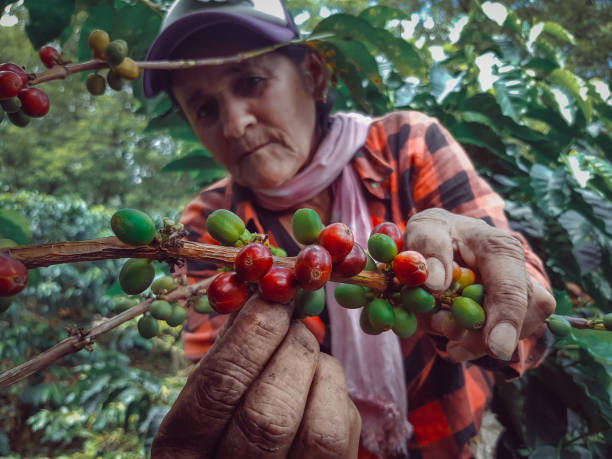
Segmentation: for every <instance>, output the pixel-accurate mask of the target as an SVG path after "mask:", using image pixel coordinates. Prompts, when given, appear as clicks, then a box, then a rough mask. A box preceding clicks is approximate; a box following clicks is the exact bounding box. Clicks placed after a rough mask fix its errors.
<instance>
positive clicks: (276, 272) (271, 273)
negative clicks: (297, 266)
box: [259, 266, 297, 303]
mask: <svg viewBox="0 0 612 459" xmlns="http://www.w3.org/2000/svg"><path fill="white" fill-rule="evenodd" d="M259 291H260V292H261V296H262V297H264V298H265V299H266V300H269V301H274V302H276V303H287V302H289V301H291V300H292V299H293V298H295V295H296V294H297V281H296V279H295V275H294V274H293V271H291V270H290V269H288V268H285V267H283V266H272V267H271V268H270V269H269V270H268V272H267V273H266V274H265V275H264V276H263V277H262V278H261V279H259Z"/></svg>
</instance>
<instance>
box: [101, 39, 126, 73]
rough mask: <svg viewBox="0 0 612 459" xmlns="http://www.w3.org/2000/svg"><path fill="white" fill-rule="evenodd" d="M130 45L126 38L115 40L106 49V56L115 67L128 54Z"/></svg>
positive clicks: (107, 60)
mask: <svg viewBox="0 0 612 459" xmlns="http://www.w3.org/2000/svg"><path fill="white" fill-rule="evenodd" d="M127 53H128V45H127V43H126V42H125V40H113V41H111V42H110V43H109V44H108V46H107V47H106V48H105V49H104V57H105V58H106V62H108V63H109V64H110V65H112V66H113V67H116V66H118V65H119V64H121V62H123V59H125V57H126V56H127Z"/></svg>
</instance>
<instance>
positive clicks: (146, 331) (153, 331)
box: [138, 316, 159, 339]
mask: <svg viewBox="0 0 612 459" xmlns="http://www.w3.org/2000/svg"><path fill="white" fill-rule="evenodd" d="M138 333H140V336H142V337H143V338H147V339H151V338H153V337H154V336H157V334H158V333H159V323H158V322H157V319H155V318H154V317H151V316H142V317H141V318H140V319H138Z"/></svg>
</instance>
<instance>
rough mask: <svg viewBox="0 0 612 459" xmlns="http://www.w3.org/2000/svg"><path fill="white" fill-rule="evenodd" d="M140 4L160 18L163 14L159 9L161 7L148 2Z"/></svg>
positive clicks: (146, 0)
mask: <svg viewBox="0 0 612 459" xmlns="http://www.w3.org/2000/svg"><path fill="white" fill-rule="evenodd" d="M140 3H142V4H143V5H144V6H146V7H147V8H149V9H151V10H153V11H154V12H155V13H157V14H159V15H160V16H163V14H164V13H163V8H162V7H161V5H157V4H155V3H153V2H151V1H150V0H140Z"/></svg>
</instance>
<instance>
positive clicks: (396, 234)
mask: <svg viewBox="0 0 612 459" xmlns="http://www.w3.org/2000/svg"><path fill="white" fill-rule="evenodd" d="M376 233H381V234H386V235H387V236H389V237H390V238H391V239H393V241H394V242H395V245H397V251H398V252H400V251H401V250H402V247H403V245H404V241H403V238H402V231H401V230H400V229H399V226H397V225H396V224H395V223H393V222H382V223H379V224H378V225H376V226H375V227H374V229H373V230H372V232H371V233H370V236H371V235H372V234H376Z"/></svg>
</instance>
